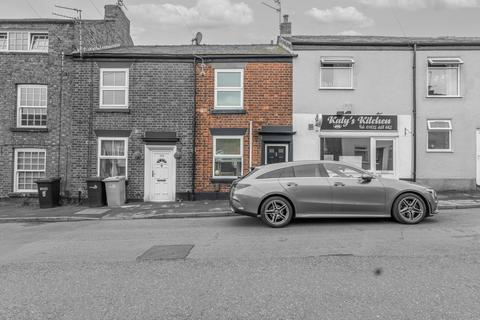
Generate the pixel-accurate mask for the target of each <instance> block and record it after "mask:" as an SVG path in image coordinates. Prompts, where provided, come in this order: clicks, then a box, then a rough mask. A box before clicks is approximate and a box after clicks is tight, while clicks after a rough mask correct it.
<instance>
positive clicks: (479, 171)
mask: <svg viewBox="0 0 480 320" xmlns="http://www.w3.org/2000/svg"><path fill="white" fill-rule="evenodd" d="M477 185H480V129H477Z"/></svg>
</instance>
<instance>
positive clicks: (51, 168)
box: [0, 5, 132, 198]
mask: <svg viewBox="0 0 480 320" xmlns="http://www.w3.org/2000/svg"><path fill="white" fill-rule="evenodd" d="M80 29H82V33H83V35H82V38H83V39H82V40H83V45H84V46H87V47H94V46H95V47H96V46H109V45H117V46H118V45H132V39H131V37H130V35H129V34H130V22H129V20H128V19H127V17H126V16H125V15H124V14H123V12H122V10H121V9H120V8H119V7H118V6H116V5H107V6H105V18H104V19H102V20H83V21H82V23H81V24H78V23H76V22H74V21H73V20H65V19H15V20H13V19H1V20H0V73H1V74H2V77H1V78H0V89H1V90H0V113H1V114H2V117H1V119H0V198H4V197H8V196H10V197H15V196H21V197H24V196H30V195H32V196H35V195H36V191H35V190H34V189H36V185H35V184H34V183H33V181H34V180H35V179H36V178H39V177H41V176H47V177H48V176H60V177H61V178H62V181H63V185H62V193H63V191H65V180H66V179H65V178H66V176H65V175H66V173H67V172H68V170H69V169H68V167H67V162H68V161H67V157H68V152H69V149H70V138H71V135H70V133H71V126H72V122H71V116H70V112H71V109H70V104H69V101H70V93H71V85H72V82H71V77H70V76H71V72H72V65H71V63H70V60H69V59H68V58H66V55H67V54H68V53H70V52H72V51H74V50H79V33H80Z"/></svg>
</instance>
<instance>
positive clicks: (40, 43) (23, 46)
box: [0, 31, 48, 52]
mask: <svg viewBox="0 0 480 320" xmlns="http://www.w3.org/2000/svg"><path fill="white" fill-rule="evenodd" d="M0 50H1V51H32V52H48V33H46V32H29V31H8V32H1V33H0Z"/></svg>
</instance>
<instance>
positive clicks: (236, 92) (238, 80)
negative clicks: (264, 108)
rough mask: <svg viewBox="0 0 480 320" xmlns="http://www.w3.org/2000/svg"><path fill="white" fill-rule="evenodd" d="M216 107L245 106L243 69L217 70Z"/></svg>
mask: <svg viewBox="0 0 480 320" xmlns="http://www.w3.org/2000/svg"><path fill="white" fill-rule="evenodd" d="M215 108H216V109H242V108H243V69H220V70H215Z"/></svg>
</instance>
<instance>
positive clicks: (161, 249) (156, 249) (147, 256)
mask: <svg viewBox="0 0 480 320" xmlns="http://www.w3.org/2000/svg"><path fill="white" fill-rule="evenodd" d="M192 248H193V244H177V245H168V246H153V247H151V248H150V249H148V250H147V251H145V252H144V253H143V254H142V255H140V256H138V257H137V261H156V260H175V259H185V258H186V257H187V256H188V254H189V253H190V250H192Z"/></svg>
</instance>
